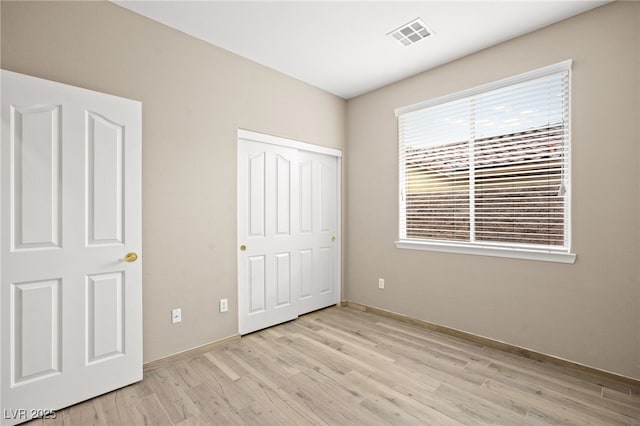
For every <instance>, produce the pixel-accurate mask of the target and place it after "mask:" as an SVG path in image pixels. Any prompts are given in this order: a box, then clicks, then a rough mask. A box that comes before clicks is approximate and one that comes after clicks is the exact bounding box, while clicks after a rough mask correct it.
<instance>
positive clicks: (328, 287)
mask: <svg viewBox="0 0 640 426" xmlns="http://www.w3.org/2000/svg"><path fill="white" fill-rule="evenodd" d="M337 164H338V160H337V158H336V157H332V156H330V155H324V154H318V153H313V152H308V151H304V150H298V149H295V148H290V147H284V146H279V145H274V144H269V143H264V142H256V141H251V140H246V139H239V141H238V249H239V251H238V298H239V299H238V312H239V314H238V317H239V330H240V334H247V333H251V332H252V331H256V330H260V329H262V328H266V327H270V326H272V325H275V324H279V323H282V322H285V321H289V320H291V319H294V318H296V317H297V316H298V315H301V314H304V313H307V312H310V311H313V310H316V309H320V308H324V307H327V306H331V305H334V304H336V303H337V302H338V301H339V282H340V281H339V275H340V268H339V262H338V259H339V257H338V256H339V254H338V250H337V247H338V242H337V228H338V223H339V221H338V219H339V216H338V198H337V197H338V167H337Z"/></svg>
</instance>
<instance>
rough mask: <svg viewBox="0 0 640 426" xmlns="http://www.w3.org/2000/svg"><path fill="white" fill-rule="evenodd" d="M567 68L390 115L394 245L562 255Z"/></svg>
mask: <svg viewBox="0 0 640 426" xmlns="http://www.w3.org/2000/svg"><path fill="white" fill-rule="evenodd" d="M569 92H570V62H566V63H562V64H559V65H556V66H553V67H549V68H545V69H542V70H538V71H534V72H532V73H528V74H525V75H521V76H517V77H514V78H512V79H507V80H503V81H500V82H496V83H493V84H490V85H487V86H483V87H480V88H475V89H471V90H470V91H466V92H462V93H459V94H454V95H451V96H447V97H445V98H441V99H436V100H433V101H428V102H426V103H423V104H418V105H414V106H410V107H407V108H403V109H401V110H399V111H397V114H398V126H399V148H400V152H399V160H400V164H399V170H400V239H401V240H434V241H442V242H448V243H452V242H453V243H462V244H481V245H499V246H507V247H513V248H527V249H530V248H534V249H544V250H562V251H568V250H569V247H568V245H569V223H568V221H569V188H570V185H569V136H570V123H569V114H570V111H569V105H570V93H569Z"/></svg>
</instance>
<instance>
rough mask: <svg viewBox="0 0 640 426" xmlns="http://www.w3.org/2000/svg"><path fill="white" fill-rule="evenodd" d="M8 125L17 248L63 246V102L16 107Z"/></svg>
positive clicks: (13, 222)
mask: <svg viewBox="0 0 640 426" xmlns="http://www.w3.org/2000/svg"><path fill="white" fill-rule="evenodd" d="M9 128H10V130H9V135H10V138H9V141H8V142H9V144H10V148H9V151H8V152H10V153H11V154H10V155H11V157H10V168H11V178H12V185H11V186H12V194H13V197H12V207H13V208H12V210H13V211H12V213H13V214H12V221H11V222H12V223H11V230H12V247H13V248H14V250H20V249H30V248H46V247H59V242H60V220H59V219H60V217H61V214H60V208H61V203H60V179H61V176H60V173H59V171H60V106H59V105H46V106H32V107H23V108H20V107H11V109H10V124H9ZM5 143H6V142H5Z"/></svg>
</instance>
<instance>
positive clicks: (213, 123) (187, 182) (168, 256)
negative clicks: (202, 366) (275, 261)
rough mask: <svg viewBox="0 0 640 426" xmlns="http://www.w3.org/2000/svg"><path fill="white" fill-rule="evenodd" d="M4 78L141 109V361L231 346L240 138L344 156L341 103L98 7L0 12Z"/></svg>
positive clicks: (22, 6) (7, 7)
mask: <svg viewBox="0 0 640 426" xmlns="http://www.w3.org/2000/svg"><path fill="white" fill-rule="evenodd" d="M2 68H5V69H8V70H12V71H17V72H21V73H25V74H31V75H34V76H37V77H42V78H46V79H50V80H54V81H60V82H63V83H68V84H72V85H75V86H80V87H86V88H89V89H93V90H97V91H101V92H106V93H110V94H114V95H118V96H124V97H128V98H132V99H137V100H140V101H142V103H143V147H142V149H143V183H142V185H143V188H142V192H143V200H142V201H143V202H142V207H143V252H144V256H143V268H144V359H145V361H149V360H153V359H157V358H159V357H162V356H165V355H168V354H172V353H175V352H178V351H182V350H185V349H188V348H191V347H194V346H198V345H202V344H205V343H208V342H211V341H215V340H218V339H221V338H224V337H227V336H231V335H235V334H236V333H237V331H238V328H237V310H236V306H237V284H236V164H235V159H236V130H237V128H239V127H240V128H244V129H249V130H256V131H260V132H264V133H270V134H275V135H278V136H284V137H289V138H294V139H298V140H302V141H305V142H309V143H314V144H319V145H326V146H330V147H333V148H339V149H343V148H344V143H345V101H343V100H341V99H339V98H337V97H335V96H333V95H330V94H328V93H326V92H323V91H321V90H319V89H316V88H313V87H311V86H309V85H306V84H304V83H302V82H300V81H297V80H294V79H292V78H290V77H287V76H285V75H283V74H280V73H277V72H275V71H272V70H269V69H267V68H265V67H262V66H260V65H257V64H255V63H253V62H251V61H248V60H246V59H243V58H240V57H239V56H236V55H234V54H232V53H230V52H227V51H225V50H222V49H219V48H216V47H213V46H211V45H208V44H206V43H204V42H202V41H199V40H197V39H194V38H192V37H190V36H187V35H185V34H183V33H181V32H178V31H175V30H172V29H170V28H168V27H165V26H163V25H161V24H158V23H156V22H154V21H151V20H148V19H146V18H143V17H141V16H139V15H136V14H134V13H132V12H130V11H128V10H126V9H123V8H120V7H118V6H116V5H114V4H111V3H102V2H101V3H96V2H79V3H76V2H51V3H31V2H22V3H11V2H5V1H3V2H2ZM222 297H227V298H229V306H230V311H229V312H228V313H225V314H220V313H218V309H217V303H218V302H217V301H218V299H220V298H222ZM178 306H179V307H181V308H182V317H183V320H182V323H181V324H180V325H176V326H172V325H170V310H171V308H172V307H178Z"/></svg>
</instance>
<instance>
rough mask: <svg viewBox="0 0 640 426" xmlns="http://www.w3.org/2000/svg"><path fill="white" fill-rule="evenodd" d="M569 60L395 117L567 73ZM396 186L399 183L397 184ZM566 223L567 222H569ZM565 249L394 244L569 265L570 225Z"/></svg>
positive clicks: (428, 102)
mask: <svg viewBox="0 0 640 426" xmlns="http://www.w3.org/2000/svg"><path fill="white" fill-rule="evenodd" d="M572 64H573V61H572V60H571V59H569V60H566V61H563V62H559V63H557V64H553V65H549V66H546V67H543V68H538V69H536V70H533V71H529V72H525V73H522V74H518V75H515V76H512V77H507V78H504V79H502V80H498V81H494V82H491V83H487V84H483V85H480V86H476V87H472V88H469V89H465V90H461V91H459V92H455V93H451V94H448V95H445V96H440V97H438V98H434V99H429V100H426V101H423V102H418V103H415V104H412V105H408V106H405V107H400V108H396V109H395V115H396V117H398V116H400V115H402V114H406V113H409V112H412V111H417V110H420V109H424V108H428V107H432V106H435V105H438V104H442V103H445V102H451V101H455V100H458V99H461V98H466V97H470V96H473V95H477V94H479V93H484V92H488V91H491V90H496V89H500V88H502V87H506V86H511V85H515V84H518V83H522V82H525V81H528V80H533V79H536V78H540V77H544V76H547V75H550V74H555V73H558V72H562V71H567V70H569V71H570V70H571V66H572ZM569 84H571V74H569ZM569 114H571V98H570V99H569ZM570 131H571V130H569V132H570ZM567 172H568V173H571V162H569V164H567ZM399 184H400V182H399ZM398 189H399V191H398V194H399V202H402V201H401V200H400V198H401V197H402V191H403V190H404V188H402V187H399V188H398ZM566 208H567V209H568V213H567V214H568V215H569V218H571V198H570V196H569V198H568V199H567V205H566ZM569 220H570V219H569ZM565 232H567V248H563V249H561V250H557V251H555V250H549V249H546V248H545V249H535V248H530V247H528V246H521V247H519V246H517V245H516V246H512V245H510V246H506V245H505V246H503V245H501V244H499V243H497V244H491V243H486V244H485V243H481V244H478V243H475V242H474V243H471V244H468V243H457V242H454V241H438V240H413V239H402V240H398V241H396V242H395V244H396V248H399V249H409V250H424V251H437V252H444V253H458V254H471V255H479V256H493V257H506V258H512V259H525V260H538V261H547V262H558V263H569V264H573V263H575V261H576V254H575V253H571V224H570V223H569V224H568V226H567V229H566V230H565Z"/></svg>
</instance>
